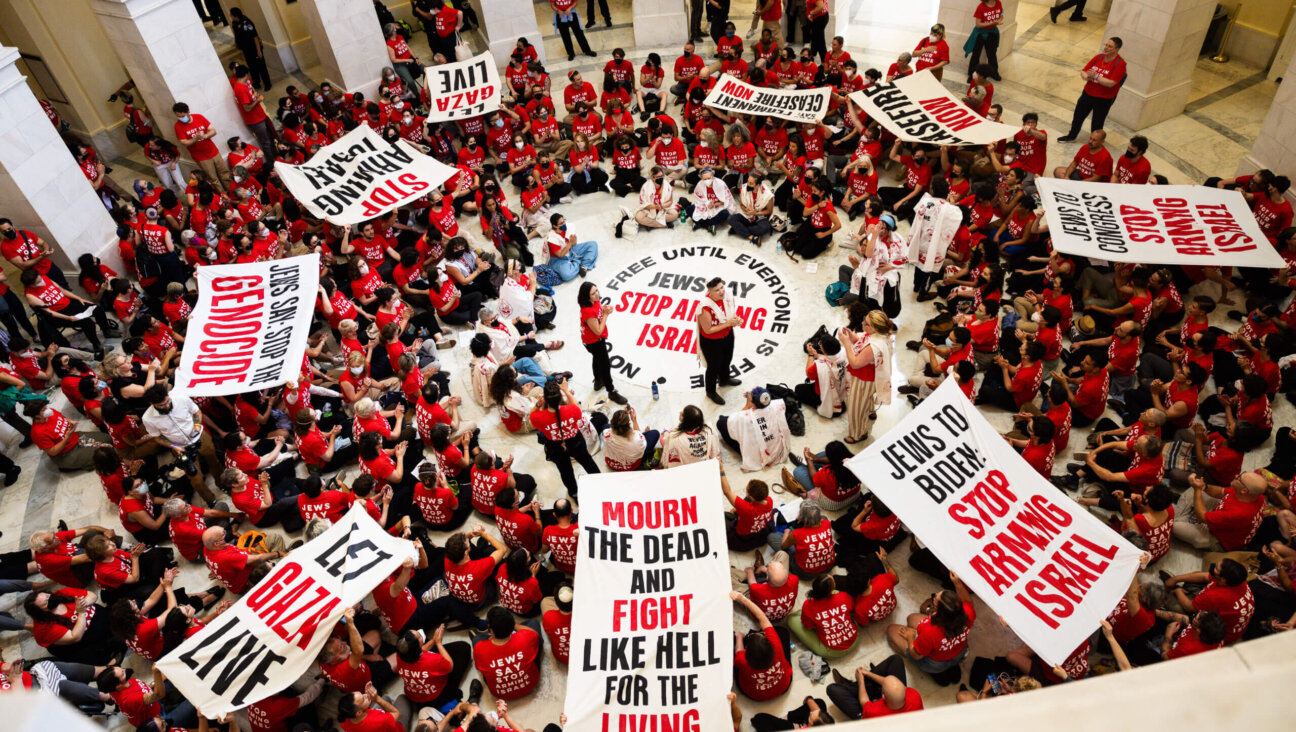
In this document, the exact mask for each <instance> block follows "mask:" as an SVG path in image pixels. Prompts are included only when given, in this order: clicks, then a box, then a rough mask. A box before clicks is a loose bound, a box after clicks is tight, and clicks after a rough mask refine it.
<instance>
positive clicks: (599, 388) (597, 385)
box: [568, 377, 603, 391]
mask: <svg viewBox="0 0 1296 732" xmlns="http://www.w3.org/2000/svg"><path fill="white" fill-rule="evenodd" d="M568 378H571V377H568ZM594 391H603V382H602V381H600V380H598V379H595V380H594Z"/></svg>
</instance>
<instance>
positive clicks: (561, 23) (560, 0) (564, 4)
mask: <svg viewBox="0 0 1296 732" xmlns="http://www.w3.org/2000/svg"><path fill="white" fill-rule="evenodd" d="M549 7H551V8H553V11H554V17H553V25H554V28H556V29H558V33H559V35H561V36H562V42H563V48H565V49H567V60H568V61H575V60H576V51H575V50H573V49H572V35H573V34H575V36H576V42H577V43H579V44H580V47H581V53H583V54H585V55H586V56H589V57H591V58H593V57H594V56H597V55H598V54H597V53H594V52H593V51H591V50H590V47H589V41H587V40H585V31H583V30H581V24H580V15H579V14H578V13H577V12H576V10H575V8H576V0H549Z"/></svg>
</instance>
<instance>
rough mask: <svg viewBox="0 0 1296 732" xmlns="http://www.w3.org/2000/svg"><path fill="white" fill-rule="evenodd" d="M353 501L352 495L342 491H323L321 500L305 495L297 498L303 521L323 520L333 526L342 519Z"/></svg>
mask: <svg viewBox="0 0 1296 732" xmlns="http://www.w3.org/2000/svg"><path fill="white" fill-rule="evenodd" d="M353 501H354V499H353V498H352V496H351V494H350V493H343V492H342V491H321V492H320V495H319V498H310V497H309V496H307V495H306V494H305V493H303V494H301V495H299V496H297V510H298V512H300V513H301V517H302V520H303V521H310V520H311V519H313V518H323V519H328V522H329V523H331V524H332V523H337V521H338V520H339V519H341V518H342V514H344V513H346V511H347V509H348V508H351V504H352V502H353Z"/></svg>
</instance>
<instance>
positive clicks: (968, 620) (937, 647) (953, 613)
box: [887, 572, 976, 674]
mask: <svg viewBox="0 0 1296 732" xmlns="http://www.w3.org/2000/svg"><path fill="white" fill-rule="evenodd" d="M949 576H950V581H951V582H953V583H954V590H953V591H950V590H941V591H939V592H937V593H936V595H935V596H934V597H933V598H932V599H931V600H930V601H929V603H930V606H931V614H923V613H910V615H909V618H908V622H907V623H906V624H905V625H891V626H889V627H888V628H887V643H889V644H890V645H891V648H892V649H893V650H894V651H895V652H896V653H899V654H901V655H903V656H905V657H907V658H908V659H909V660H910V661H913V663H914V665H915V666H917V667H918V668H920V669H922V670H923V671H926V672H927V673H929V674H940V673H943V672H945V671H948V670H949V669H951V668H955V667H957V666H958V665H959V663H961V662H962V661H963V658H964V657H965V656H966V655H967V639H968V633H969V632H970V631H971V630H972V623H974V622H976V611H975V610H974V609H973V607H972V593H971V592H969V591H968V588H967V586H966V585H964V584H963V582H962V581H961V580H960V579H959V578H958V575H956V574H954V573H953V572H950V575H949ZM924 607H926V605H924Z"/></svg>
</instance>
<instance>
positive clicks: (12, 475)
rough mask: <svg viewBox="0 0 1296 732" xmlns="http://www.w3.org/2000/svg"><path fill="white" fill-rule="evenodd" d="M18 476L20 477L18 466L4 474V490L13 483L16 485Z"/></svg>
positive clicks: (20, 469) (20, 472)
mask: <svg viewBox="0 0 1296 732" xmlns="http://www.w3.org/2000/svg"><path fill="white" fill-rule="evenodd" d="M20 475H22V468H21V467H19V466H17V465H15V466H14V469H13V471H12V472H9V473H5V479H4V485H5V488H8V487H9V486H11V485H13V484H14V483H17V482H18V476H20Z"/></svg>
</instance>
